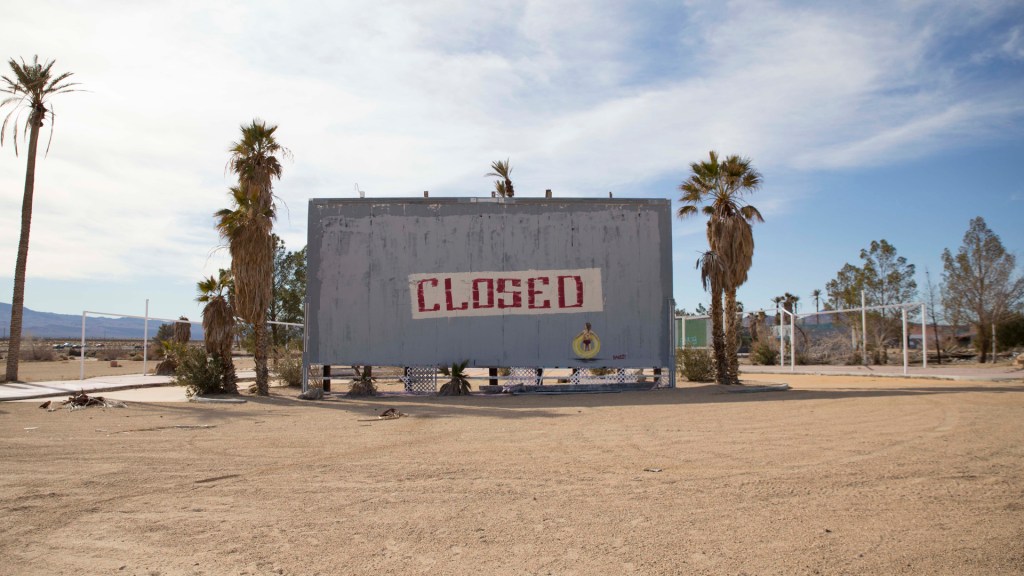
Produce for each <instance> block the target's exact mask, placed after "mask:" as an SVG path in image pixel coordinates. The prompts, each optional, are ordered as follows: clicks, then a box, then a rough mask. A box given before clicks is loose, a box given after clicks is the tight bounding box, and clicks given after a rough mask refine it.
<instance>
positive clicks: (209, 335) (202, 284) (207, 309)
mask: <svg viewBox="0 0 1024 576" xmlns="http://www.w3.org/2000/svg"><path fill="white" fill-rule="evenodd" d="M196 291H197V292H198V295H197V296H196V301H197V302H199V303H200V304H205V306H203V342H204V343H205V344H206V352H207V353H209V354H210V355H211V356H213V357H215V358H217V359H219V360H220V363H221V366H222V369H223V372H222V373H221V388H222V389H223V390H224V391H225V392H228V393H230V394H236V393H238V382H237V379H236V377H235V363H234V361H233V360H232V359H231V344H232V341H233V340H234V338H235V313H234V311H233V310H232V309H231V299H230V292H231V272H230V271H228V270H225V269H223V268H221V269H220V270H219V271H218V273H217V276H210V277H209V278H203V279H202V280H200V281H199V282H197V283H196Z"/></svg>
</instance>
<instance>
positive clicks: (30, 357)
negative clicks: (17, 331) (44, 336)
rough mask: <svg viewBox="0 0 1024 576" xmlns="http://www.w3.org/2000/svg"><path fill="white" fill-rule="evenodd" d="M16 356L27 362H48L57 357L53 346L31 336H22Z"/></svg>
mask: <svg viewBox="0 0 1024 576" xmlns="http://www.w3.org/2000/svg"><path fill="white" fill-rule="evenodd" d="M18 358H19V359H21V360H23V361H28V362H50V361H53V360H56V359H57V353H56V352H54V351H53V347H52V346H49V345H47V344H46V342H43V341H42V340H39V339H37V338H33V337H31V336H29V337H27V338H23V339H22V341H21V350H20V352H19V354H18Z"/></svg>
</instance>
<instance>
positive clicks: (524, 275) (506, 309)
mask: <svg viewBox="0 0 1024 576" xmlns="http://www.w3.org/2000/svg"><path fill="white" fill-rule="evenodd" d="M409 296H410V301H411V304H412V317H413V319H414V320H422V319H426V318H455V317H474V316H507V315H534V314H573V313H579V312H600V311H602V310H604V296H603V294H602V289H601V269H600V268H580V269H575V270H518V271H512V272H508V271H506V272H453V273H428V274H410V275H409Z"/></svg>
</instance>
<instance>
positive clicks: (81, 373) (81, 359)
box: [78, 312, 85, 380]
mask: <svg viewBox="0 0 1024 576" xmlns="http://www.w3.org/2000/svg"><path fill="white" fill-rule="evenodd" d="M81 344H82V347H81V348H80V349H79V351H78V352H79V356H78V379H79V380H85V312H82V343H81Z"/></svg>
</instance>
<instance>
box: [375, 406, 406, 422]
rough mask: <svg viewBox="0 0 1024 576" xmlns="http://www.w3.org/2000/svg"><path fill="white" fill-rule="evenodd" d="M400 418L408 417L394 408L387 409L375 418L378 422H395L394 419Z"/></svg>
mask: <svg viewBox="0 0 1024 576" xmlns="http://www.w3.org/2000/svg"><path fill="white" fill-rule="evenodd" d="M402 416H408V414H406V413H404V412H399V411H398V410H397V409H395V408H388V409H387V410H385V411H383V412H381V413H380V414H378V415H377V418H378V419H379V420H395V419H396V418H401V417H402Z"/></svg>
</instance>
